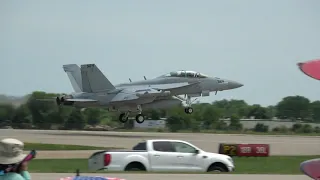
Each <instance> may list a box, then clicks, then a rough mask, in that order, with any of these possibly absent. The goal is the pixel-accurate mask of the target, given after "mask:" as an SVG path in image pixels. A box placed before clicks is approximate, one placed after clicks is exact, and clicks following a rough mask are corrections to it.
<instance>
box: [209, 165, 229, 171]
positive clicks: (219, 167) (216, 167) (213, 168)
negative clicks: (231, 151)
mask: <svg viewBox="0 0 320 180" xmlns="http://www.w3.org/2000/svg"><path fill="white" fill-rule="evenodd" d="M207 172H217V173H219V172H228V168H227V167H226V166H225V165H224V164H222V163H213V164H211V166H210V167H209V168H208V170H207Z"/></svg>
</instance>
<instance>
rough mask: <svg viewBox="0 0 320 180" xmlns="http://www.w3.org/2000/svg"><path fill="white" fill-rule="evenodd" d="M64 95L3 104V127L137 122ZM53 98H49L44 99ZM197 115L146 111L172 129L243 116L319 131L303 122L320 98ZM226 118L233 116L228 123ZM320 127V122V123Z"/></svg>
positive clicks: (239, 105) (201, 108)
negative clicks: (68, 102) (74, 103)
mask: <svg viewBox="0 0 320 180" xmlns="http://www.w3.org/2000/svg"><path fill="white" fill-rule="evenodd" d="M60 95H61V94H55V93H46V92H40V91H36V92H33V93H32V94H30V95H29V96H28V100H27V101H26V102H25V103H23V104H21V105H19V106H14V105H12V104H10V103H8V102H6V103H1V104H0V127H1V126H2V127H3V126H11V127H13V128H35V129H50V128H52V126H53V125H55V126H57V127H58V128H59V129H84V128H85V127H86V126H88V125H90V126H96V125H107V126H110V127H123V126H124V127H125V128H132V127H133V121H130V120H129V122H127V123H126V124H124V125H123V124H122V123H120V122H119V121H118V114H117V113H115V112H109V111H108V110H106V109H104V108H86V109H85V110H81V109H79V108H74V107H70V106H57V105H56V103H55V101H54V98H55V97H57V96H60ZM50 98H51V99H52V101H51V102H50V101H45V100H43V101H42V100H41V99H50ZM193 108H194V112H193V114H191V115H190V114H185V113H184V109H183V108H182V107H175V108H171V109H167V110H165V109H157V110H150V111H146V110H145V111H143V114H144V115H145V116H146V118H147V119H153V120H158V119H160V118H167V120H166V122H167V127H168V129H169V130H170V131H180V130H192V131H201V130H219V131H244V129H243V127H242V124H241V122H240V119H244V118H255V119H273V118H275V117H276V118H277V119H286V120H290V121H294V122H296V123H297V124H295V125H294V127H292V128H290V129H287V128H285V127H278V128H274V129H272V131H275V132H288V131H292V132H299V133H312V132H316V133H319V128H314V129H313V128H312V127H311V126H308V125H302V124H301V123H300V122H313V123H320V101H313V102H311V101H310V100H309V99H308V98H306V97H303V96H288V97H284V98H283V99H281V100H280V101H279V102H278V103H277V104H276V105H273V106H268V107H263V106H261V105H259V104H253V105H249V104H247V103H246V102H245V101H244V100H221V101H215V102H212V103H196V104H193ZM222 119H230V124H227V123H226V122H225V121H223V120H222ZM319 126H320V125H319ZM253 130H254V131H257V132H267V131H270V130H269V129H268V127H267V126H265V125H264V124H263V123H258V124H257V125H256V127H255V128H254V129H253Z"/></svg>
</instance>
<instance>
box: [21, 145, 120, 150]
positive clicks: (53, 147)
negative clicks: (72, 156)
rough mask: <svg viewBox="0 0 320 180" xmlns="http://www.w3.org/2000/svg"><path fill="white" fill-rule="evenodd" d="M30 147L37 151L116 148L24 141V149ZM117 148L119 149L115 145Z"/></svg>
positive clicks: (29, 148)
mask: <svg viewBox="0 0 320 180" xmlns="http://www.w3.org/2000/svg"><path fill="white" fill-rule="evenodd" d="M32 149H35V150H38V151H66V150H73V151H74V150H105V149H116V147H94V146H80V145H66V144H42V143H24V150H25V151H30V150H32ZM117 149H120V148H118V147H117Z"/></svg>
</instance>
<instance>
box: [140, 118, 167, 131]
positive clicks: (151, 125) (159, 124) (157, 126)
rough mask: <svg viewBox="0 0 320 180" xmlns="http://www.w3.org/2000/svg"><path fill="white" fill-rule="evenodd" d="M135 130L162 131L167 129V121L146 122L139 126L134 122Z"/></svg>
mask: <svg viewBox="0 0 320 180" xmlns="http://www.w3.org/2000/svg"><path fill="white" fill-rule="evenodd" d="M134 127H135V128H152V129H161V128H165V127H166V121H165V120H161V119H160V120H145V121H144V122H143V123H141V124H139V123H137V122H136V121H134Z"/></svg>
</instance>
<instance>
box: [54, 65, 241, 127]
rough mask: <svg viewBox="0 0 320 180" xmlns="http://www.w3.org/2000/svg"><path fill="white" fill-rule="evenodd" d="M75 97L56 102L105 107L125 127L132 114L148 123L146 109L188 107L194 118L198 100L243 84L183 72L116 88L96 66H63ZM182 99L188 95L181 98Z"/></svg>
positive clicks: (60, 99) (58, 98)
mask: <svg viewBox="0 0 320 180" xmlns="http://www.w3.org/2000/svg"><path fill="white" fill-rule="evenodd" d="M63 69H64V71H65V72H66V73H67V75H68V77H69V79H70V82H71V84H72V87H73V89H74V91H75V92H74V93H72V94H70V95H65V96H62V97H57V98H56V103H57V104H58V105H67V106H75V107H80V108H86V107H104V108H107V109H108V110H109V111H118V112H121V114H120V116H119V121H120V122H122V123H124V122H126V121H127V120H128V117H129V114H130V113H137V115H136V121H137V122H138V123H143V122H144V116H143V115H142V109H152V108H154V109H158V108H170V107H173V106H177V105H180V104H181V103H183V104H184V107H185V113H187V114H191V113H192V112H193V109H192V107H191V105H192V103H193V102H194V101H195V100H196V99H194V100H192V98H195V97H201V96H209V95H210V92H215V94H217V92H218V91H224V90H229V89H235V88H239V87H241V86H243V84H241V83H239V82H236V81H231V80H226V79H221V78H217V77H209V76H207V75H205V74H202V73H199V72H195V71H186V70H179V71H173V72H170V73H168V74H165V75H162V76H159V77H156V78H153V79H146V78H145V77H144V80H141V81H135V82H132V81H131V79H129V80H130V82H129V83H122V84H118V85H113V84H112V83H111V82H110V81H109V80H108V79H107V78H106V77H105V76H104V74H103V73H102V72H101V71H100V70H99V68H98V67H97V66H96V65H95V64H84V65H81V68H80V67H79V66H78V65H76V64H67V65H63ZM180 95H184V97H181V96H180Z"/></svg>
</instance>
